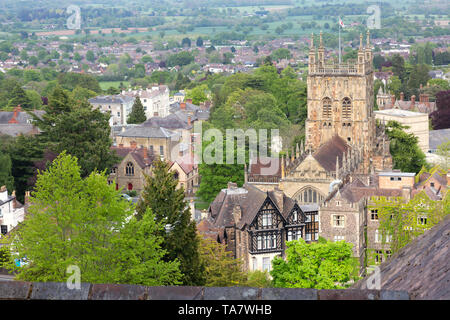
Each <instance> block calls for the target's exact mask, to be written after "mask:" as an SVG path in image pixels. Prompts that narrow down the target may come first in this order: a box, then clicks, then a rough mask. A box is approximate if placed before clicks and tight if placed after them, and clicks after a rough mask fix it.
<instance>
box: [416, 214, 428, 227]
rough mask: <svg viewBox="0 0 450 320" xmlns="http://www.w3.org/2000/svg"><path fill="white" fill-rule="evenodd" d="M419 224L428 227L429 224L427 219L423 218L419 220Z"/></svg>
mask: <svg viewBox="0 0 450 320" xmlns="http://www.w3.org/2000/svg"><path fill="white" fill-rule="evenodd" d="M417 224H420V225H426V224H427V217H424V216H421V217H418V218H417Z"/></svg>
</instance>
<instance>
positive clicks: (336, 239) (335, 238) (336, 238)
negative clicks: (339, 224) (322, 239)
mask: <svg viewBox="0 0 450 320" xmlns="http://www.w3.org/2000/svg"><path fill="white" fill-rule="evenodd" d="M344 240H345V237H344V236H334V242H337V241H344Z"/></svg>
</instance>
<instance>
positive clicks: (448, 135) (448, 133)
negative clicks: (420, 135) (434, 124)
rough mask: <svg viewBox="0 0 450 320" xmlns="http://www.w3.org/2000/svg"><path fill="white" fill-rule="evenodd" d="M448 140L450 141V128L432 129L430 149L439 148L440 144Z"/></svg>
mask: <svg viewBox="0 0 450 320" xmlns="http://www.w3.org/2000/svg"><path fill="white" fill-rule="evenodd" d="M448 141H450V129H440V130H430V136H429V148H430V150H437V148H438V146H439V145H441V144H442V143H444V142H448Z"/></svg>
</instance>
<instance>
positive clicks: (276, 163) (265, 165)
mask: <svg viewBox="0 0 450 320" xmlns="http://www.w3.org/2000/svg"><path fill="white" fill-rule="evenodd" d="M272 166H273V168H272ZM248 169H249V173H250V174H254V175H261V174H265V175H273V176H278V177H281V161H280V158H274V157H257V158H256V157H255V158H252V159H251V160H250V164H249V168H248ZM272 169H273V171H274V172H270V171H272ZM263 170H264V172H263Z"/></svg>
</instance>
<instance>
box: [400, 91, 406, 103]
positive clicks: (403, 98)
mask: <svg viewBox="0 0 450 320" xmlns="http://www.w3.org/2000/svg"><path fill="white" fill-rule="evenodd" d="M403 100H405V94H404V93H403V92H400V101H403Z"/></svg>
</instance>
